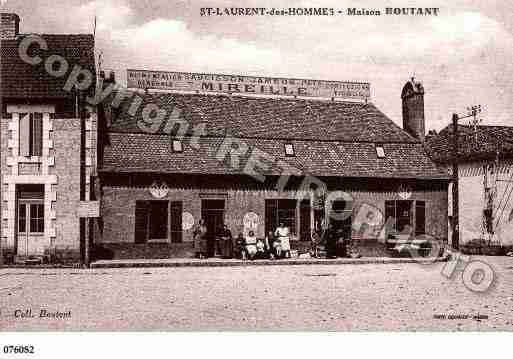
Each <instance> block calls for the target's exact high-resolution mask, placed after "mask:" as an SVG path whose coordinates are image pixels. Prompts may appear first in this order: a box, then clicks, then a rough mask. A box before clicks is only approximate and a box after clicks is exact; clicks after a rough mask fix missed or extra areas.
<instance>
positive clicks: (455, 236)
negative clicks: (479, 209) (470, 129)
mask: <svg viewBox="0 0 513 359" xmlns="http://www.w3.org/2000/svg"><path fill="white" fill-rule="evenodd" d="M452 129H453V135H452V219H453V221H452V248H453V249H455V250H458V249H459V246H460V228H459V204H458V199H459V197H458V196H459V194H458V186H459V185H458V114H456V113H453V114H452Z"/></svg>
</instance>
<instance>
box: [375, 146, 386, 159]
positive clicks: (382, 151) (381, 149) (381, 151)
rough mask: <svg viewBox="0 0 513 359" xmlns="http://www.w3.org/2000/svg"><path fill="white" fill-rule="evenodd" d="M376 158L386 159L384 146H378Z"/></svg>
mask: <svg viewBox="0 0 513 359" xmlns="http://www.w3.org/2000/svg"><path fill="white" fill-rule="evenodd" d="M376 156H377V157H378V158H385V157H386V154H385V148H384V147H383V146H382V145H376Z"/></svg>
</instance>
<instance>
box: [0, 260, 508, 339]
mask: <svg viewBox="0 0 513 359" xmlns="http://www.w3.org/2000/svg"><path fill="white" fill-rule="evenodd" d="M480 259H481V260H484V261H486V262H488V263H490V264H492V266H493V267H494V269H495V272H496V275H497V281H496V284H495V286H494V288H493V289H492V290H491V291H489V292H488V293H486V294H476V293H473V292H471V291H469V290H468V289H467V288H465V286H464V285H463V283H462V280H461V273H457V274H456V276H455V277H454V278H452V279H448V278H445V277H444V276H442V274H441V270H442V267H443V266H444V265H445V263H438V264H436V265H430V266H425V265H420V264H411V263H410V264H364V265H299V266H248V267H201V268H139V269H136V268H134V269H93V270H78V269H3V270H0V310H1V317H0V328H1V330H3V331H6V330H194V329H196V330H200V329H201V330H218V329H219V330H244V329H246V330H512V329H513V258H508V257H481V258H480ZM41 310H46V313H55V312H59V313H61V314H57V316H61V317H58V318H55V317H51V316H50V317H48V316H46V317H43V318H41V317H40V314H41ZM67 313H69V314H67ZM22 314H23V315H25V317H23V318H22V317H21V316H22ZM444 314H445V315H447V316H451V315H457V316H460V318H459V319H454V318H450V317H447V318H445V319H443V318H442V319H441V318H440V317H438V318H437V317H436V316H437V315H438V316H439V315H444ZM478 314H479V315H481V316H485V317H483V318H482V319H480V320H477V319H475V318H473V316H475V315H478ZM27 315H28V317H26V316H27ZM465 315H469V317H468V318H465V317H464V316H465ZM486 317H487V319H486Z"/></svg>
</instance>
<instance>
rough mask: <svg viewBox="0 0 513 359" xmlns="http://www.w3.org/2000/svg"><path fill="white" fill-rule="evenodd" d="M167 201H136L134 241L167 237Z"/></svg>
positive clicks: (144, 241)
mask: <svg viewBox="0 0 513 359" xmlns="http://www.w3.org/2000/svg"><path fill="white" fill-rule="evenodd" d="M168 218H169V217H168V201H136V205H135V242H136V243H146V242H147V241H148V240H154V239H167V236H168V234H167V227H168V225H167V224H168Z"/></svg>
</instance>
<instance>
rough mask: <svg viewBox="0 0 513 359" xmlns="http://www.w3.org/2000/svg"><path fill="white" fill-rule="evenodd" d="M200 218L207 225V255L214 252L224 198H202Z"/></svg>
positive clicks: (222, 215)
mask: <svg viewBox="0 0 513 359" xmlns="http://www.w3.org/2000/svg"><path fill="white" fill-rule="evenodd" d="M201 218H203V219H204V220H205V226H206V227H207V256H208V257H213V256H214V254H215V240H216V236H217V233H219V231H220V230H221V228H222V226H223V222H224V199H204V200H202V201H201Z"/></svg>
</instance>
